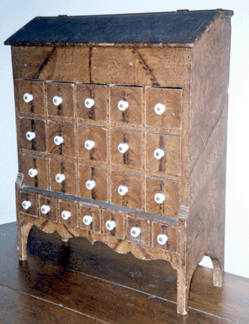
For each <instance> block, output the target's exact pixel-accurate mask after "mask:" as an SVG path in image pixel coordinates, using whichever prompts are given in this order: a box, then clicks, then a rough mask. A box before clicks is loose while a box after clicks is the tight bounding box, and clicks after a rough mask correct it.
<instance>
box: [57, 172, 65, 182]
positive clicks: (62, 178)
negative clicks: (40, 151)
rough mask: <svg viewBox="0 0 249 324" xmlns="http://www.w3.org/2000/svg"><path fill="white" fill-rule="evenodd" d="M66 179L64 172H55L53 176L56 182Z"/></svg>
mask: <svg viewBox="0 0 249 324" xmlns="http://www.w3.org/2000/svg"><path fill="white" fill-rule="evenodd" d="M65 179H66V177H65V175H64V174H60V173H57V174H56V176H55V180H56V182H58V183H62V182H63V181H64V180H65Z"/></svg>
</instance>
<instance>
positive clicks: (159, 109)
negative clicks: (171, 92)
mask: <svg viewBox="0 0 249 324" xmlns="http://www.w3.org/2000/svg"><path fill="white" fill-rule="evenodd" d="M154 109H155V112H156V114H157V115H162V113H164V112H165V110H166V107H165V105H163V104H160V103H158V104H156V105H155V108H154Z"/></svg>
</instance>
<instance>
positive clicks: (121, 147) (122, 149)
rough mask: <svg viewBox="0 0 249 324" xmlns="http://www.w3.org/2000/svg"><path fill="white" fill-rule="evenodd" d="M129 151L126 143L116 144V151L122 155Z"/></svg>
mask: <svg viewBox="0 0 249 324" xmlns="http://www.w3.org/2000/svg"><path fill="white" fill-rule="evenodd" d="M128 149H129V145H128V144H127V143H120V144H118V151H119V152H120V153H122V154H124V153H125V152H126V151H127V150H128Z"/></svg>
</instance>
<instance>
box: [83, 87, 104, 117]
mask: <svg viewBox="0 0 249 324" xmlns="http://www.w3.org/2000/svg"><path fill="white" fill-rule="evenodd" d="M89 99H90V100H89ZM77 115H78V118H80V119H85V120H96V121H106V120H107V87H106V86H104V85H90V84H77Z"/></svg>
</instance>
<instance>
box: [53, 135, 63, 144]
mask: <svg viewBox="0 0 249 324" xmlns="http://www.w3.org/2000/svg"><path fill="white" fill-rule="evenodd" d="M63 142H64V138H63V137H62V136H58V135H57V136H55V137H54V144H55V145H61V144H62V143H63Z"/></svg>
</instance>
